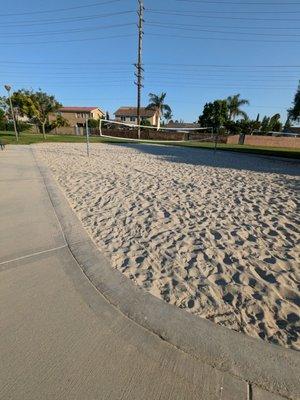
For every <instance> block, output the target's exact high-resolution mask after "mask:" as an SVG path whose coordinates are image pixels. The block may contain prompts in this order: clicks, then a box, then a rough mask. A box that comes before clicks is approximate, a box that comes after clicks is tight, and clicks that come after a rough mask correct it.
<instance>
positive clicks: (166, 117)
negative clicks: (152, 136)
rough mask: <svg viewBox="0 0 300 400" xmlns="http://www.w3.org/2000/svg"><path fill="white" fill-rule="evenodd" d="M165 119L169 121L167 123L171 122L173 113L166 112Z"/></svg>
mask: <svg viewBox="0 0 300 400" xmlns="http://www.w3.org/2000/svg"><path fill="white" fill-rule="evenodd" d="M164 118H165V120H166V121H167V123H168V122H169V121H171V119H172V118H173V115H172V111H166V112H165V114H164Z"/></svg>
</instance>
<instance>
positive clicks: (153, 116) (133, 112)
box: [114, 107, 158, 125]
mask: <svg viewBox="0 0 300 400" xmlns="http://www.w3.org/2000/svg"><path fill="white" fill-rule="evenodd" d="M114 114H115V120H116V121H118V122H124V123H126V124H133V125H134V124H136V123H137V107H120V108H119V109H118V110H117V111H116V112H115V113H114ZM140 115H141V119H142V120H147V121H148V122H150V124H151V125H157V122H158V112H157V111H155V110H150V109H147V108H145V107H141V113H140Z"/></svg>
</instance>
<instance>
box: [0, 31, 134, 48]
mask: <svg viewBox="0 0 300 400" xmlns="http://www.w3.org/2000/svg"><path fill="white" fill-rule="evenodd" d="M132 36H135V34H128V35H112V36H102V37H97V36H96V37H92V38H86V39H69V40H54V41H51V40H50V41H43V42H4V43H0V46H11V45H29V44H33V45H35V44H49V43H73V42H90V41H92V40H105V39H121V38H127V37H132Z"/></svg>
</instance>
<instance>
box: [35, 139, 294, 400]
mask: <svg viewBox="0 0 300 400" xmlns="http://www.w3.org/2000/svg"><path fill="white" fill-rule="evenodd" d="M31 149H32V150H33V152H34V155H35V159H36V162H37V165H38V167H39V169H40V172H41V175H42V176H43V179H44V182H45V185H46V188H47V190H48V193H49V196H50V199H51V202H52V204H53V207H54V209H55V211H56V214H57V216H58V219H59V221H60V223H61V226H62V230H63V232H64V235H65V238H66V241H67V243H68V246H69V248H70V251H71V252H72V254H73V256H74V257H75V259H76V260H77V262H78V264H79V265H80V267H81V268H82V270H83V272H84V273H85V275H86V276H87V277H88V279H89V280H90V281H91V282H92V284H93V285H94V286H95V287H96V288H97V289H98V290H99V291H100V292H101V294H102V295H103V296H104V297H105V298H106V299H107V301H108V302H109V303H111V304H112V305H113V306H115V307H117V308H118V309H119V310H120V311H121V312H122V313H123V314H125V315H126V316H127V317H128V318H130V319H131V320H133V321H134V322H135V323H137V324H139V325H141V326H142V327H144V328H145V329H147V330H149V331H151V332H153V333H154V334H156V335H158V336H160V337H161V339H162V340H165V341H167V342H168V343H170V344H171V345H173V346H175V347H176V348H177V349H179V350H181V351H183V352H185V353H187V354H189V355H190V356H191V357H193V358H196V359H197V360H199V361H201V362H203V363H206V364H209V365H211V366H213V367H215V368H217V369H218V370H220V371H224V372H228V373H230V374H232V375H234V376H235V377H237V378H239V379H241V380H243V381H246V382H247V383H248V384H249V385H255V386H258V387H260V388H262V389H264V390H266V391H269V392H272V393H274V394H279V395H281V396H283V397H285V398H288V399H291V400H297V399H299V398H300V353H298V352H296V351H293V350H288V349H284V348H281V347H279V346H275V345H271V344H267V343H264V342H262V341H259V340H256V339H254V338H251V337H248V336H246V335H243V334H240V333H237V332H234V331H231V330H229V329H226V328H223V327H221V326H218V325H216V324H214V323H212V322H210V321H207V320H205V319H201V318H199V317H196V316H193V315H191V314H189V313H187V312H185V311H183V310H180V309H178V308H177V307H174V306H171V305H169V304H167V303H165V302H163V301H162V300H160V299H158V298H155V297H154V296H152V295H150V294H149V293H147V292H146V291H144V290H143V289H141V288H139V287H137V286H135V285H133V283H132V282H131V281H130V280H129V279H127V278H126V277H125V276H124V275H122V274H121V273H120V272H119V271H117V270H114V269H113V268H112V267H111V266H110V263H109V262H108V260H107V259H106V258H105V257H104V256H102V255H101V253H100V252H99V251H98V249H97V247H96V245H95V244H94V242H93V241H92V239H91V238H90V237H89V236H88V234H87V232H86V231H85V229H84V228H83V226H82V224H81V222H80V221H79V220H78V218H77V216H76V215H75V213H74V212H73V211H72V209H71V207H70V205H69V203H68V201H67V199H66V198H65V196H64V194H63V193H62V191H61V190H60V189H59V187H58V184H57V183H56V181H55V179H54V177H53V176H52V174H51V172H50V170H49V168H48V167H47V166H46V165H45V163H43V162H42V161H41V160H40V159H39V158H38V157H37V156H36V150H35V149H34V147H33V146H32V147H31ZM270 398H271V397H270Z"/></svg>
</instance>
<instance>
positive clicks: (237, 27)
mask: <svg viewBox="0 0 300 400" xmlns="http://www.w3.org/2000/svg"><path fill="white" fill-rule="evenodd" d="M147 23H154V24H156V23H164V24H166V23H165V22H161V21H151V20H150V21H149V20H147ZM172 25H176V26H177V25H178V26H188V27H190V26H196V27H199V24H190V23H189V24H186V23H185V24H179V23H177V22H176V23H173V22H172ZM215 27H216V25H202V24H201V28H215ZM217 27H218V28H222V29H260V30H262V29H267V30H298V29H300V26H297V27H290V26H286V27H280V26H277V27H269V26H259V27H257V26H247V28H245V26H232V25H231V26H228V25H225V26H224V25H218V26H217ZM237 33H238V31H237Z"/></svg>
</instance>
